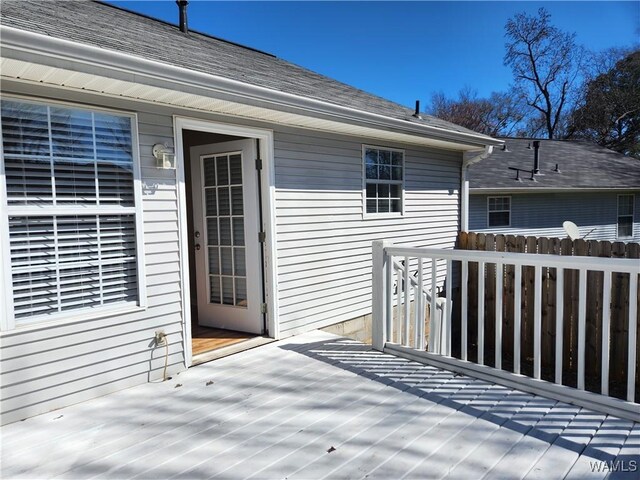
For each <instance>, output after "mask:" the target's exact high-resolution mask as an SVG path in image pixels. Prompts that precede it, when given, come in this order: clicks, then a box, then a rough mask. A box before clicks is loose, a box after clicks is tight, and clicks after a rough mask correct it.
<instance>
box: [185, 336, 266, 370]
mask: <svg viewBox="0 0 640 480" xmlns="http://www.w3.org/2000/svg"><path fill="white" fill-rule="evenodd" d="M271 342H275V339H273V338H270V337H253V338H248V339H247V340H243V341H242V342H238V343H234V344H232V345H227V346H226V347H221V348H217V349H215V350H210V351H208V352H203V353H200V354H198V355H194V356H193V358H192V359H191V366H192V367H194V366H196V365H200V364H202V363H207V362H211V361H213V360H217V359H219V358H223V357H228V356H229V355H233V354H234V353H240V352H244V351H245V350H250V349H252V348H255V347H259V346H261V345H266V344H267V343H271Z"/></svg>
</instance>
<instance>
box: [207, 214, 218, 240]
mask: <svg viewBox="0 0 640 480" xmlns="http://www.w3.org/2000/svg"><path fill="white" fill-rule="evenodd" d="M207 244H208V245H218V244H219V243H218V219H217V218H207Z"/></svg>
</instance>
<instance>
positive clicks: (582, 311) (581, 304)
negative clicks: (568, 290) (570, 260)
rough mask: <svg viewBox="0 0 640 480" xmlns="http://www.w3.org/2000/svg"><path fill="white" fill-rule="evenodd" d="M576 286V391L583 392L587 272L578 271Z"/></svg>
mask: <svg viewBox="0 0 640 480" xmlns="http://www.w3.org/2000/svg"><path fill="white" fill-rule="evenodd" d="M579 280H580V283H579V284H578V295H579V298H578V389H579V390H584V364H585V338H586V330H587V271H586V270H585V269H584V268H581V269H580V276H579Z"/></svg>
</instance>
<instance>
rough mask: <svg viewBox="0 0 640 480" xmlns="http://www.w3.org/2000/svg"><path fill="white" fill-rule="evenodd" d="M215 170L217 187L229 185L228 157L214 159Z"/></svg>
mask: <svg viewBox="0 0 640 480" xmlns="http://www.w3.org/2000/svg"><path fill="white" fill-rule="evenodd" d="M216 170H217V173H218V186H219V187H220V186H222V185H229V157H227V156H226V155H225V156H222V157H217V158H216Z"/></svg>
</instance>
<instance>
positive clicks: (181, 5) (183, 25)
mask: <svg viewBox="0 0 640 480" xmlns="http://www.w3.org/2000/svg"><path fill="white" fill-rule="evenodd" d="M176 4H177V5H178V9H179V10H180V24H179V25H180V31H181V32H183V33H188V32H189V26H188V24H187V5H188V4H189V2H188V1H187V0H176Z"/></svg>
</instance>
